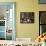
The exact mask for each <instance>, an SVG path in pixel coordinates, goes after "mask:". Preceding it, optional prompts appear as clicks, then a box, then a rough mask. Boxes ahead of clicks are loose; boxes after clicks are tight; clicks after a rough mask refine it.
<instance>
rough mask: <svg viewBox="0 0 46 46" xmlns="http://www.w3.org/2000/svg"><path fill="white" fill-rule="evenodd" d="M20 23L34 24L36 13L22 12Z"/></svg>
mask: <svg viewBox="0 0 46 46" xmlns="http://www.w3.org/2000/svg"><path fill="white" fill-rule="evenodd" d="M20 23H34V12H20Z"/></svg>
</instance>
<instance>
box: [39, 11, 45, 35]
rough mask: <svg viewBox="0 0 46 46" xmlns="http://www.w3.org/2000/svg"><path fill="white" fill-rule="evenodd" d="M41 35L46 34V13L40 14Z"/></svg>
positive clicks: (41, 12)
mask: <svg viewBox="0 0 46 46" xmlns="http://www.w3.org/2000/svg"><path fill="white" fill-rule="evenodd" d="M39 28H40V30H39V35H40V34H43V33H44V32H46V11H40V12H39Z"/></svg>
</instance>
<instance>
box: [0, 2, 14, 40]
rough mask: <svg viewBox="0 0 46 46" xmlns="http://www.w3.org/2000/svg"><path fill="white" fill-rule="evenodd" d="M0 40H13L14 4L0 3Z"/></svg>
mask: <svg viewBox="0 0 46 46" xmlns="http://www.w3.org/2000/svg"><path fill="white" fill-rule="evenodd" d="M0 40H15V3H13V2H11V3H10V2H9V3H8V2H3V3H0Z"/></svg>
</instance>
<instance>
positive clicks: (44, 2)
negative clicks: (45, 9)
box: [38, 0, 46, 4]
mask: <svg viewBox="0 0 46 46" xmlns="http://www.w3.org/2000/svg"><path fill="white" fill-rule="evenodd" d="M38 1H39V4H46V0H38Z"/></svg>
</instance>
